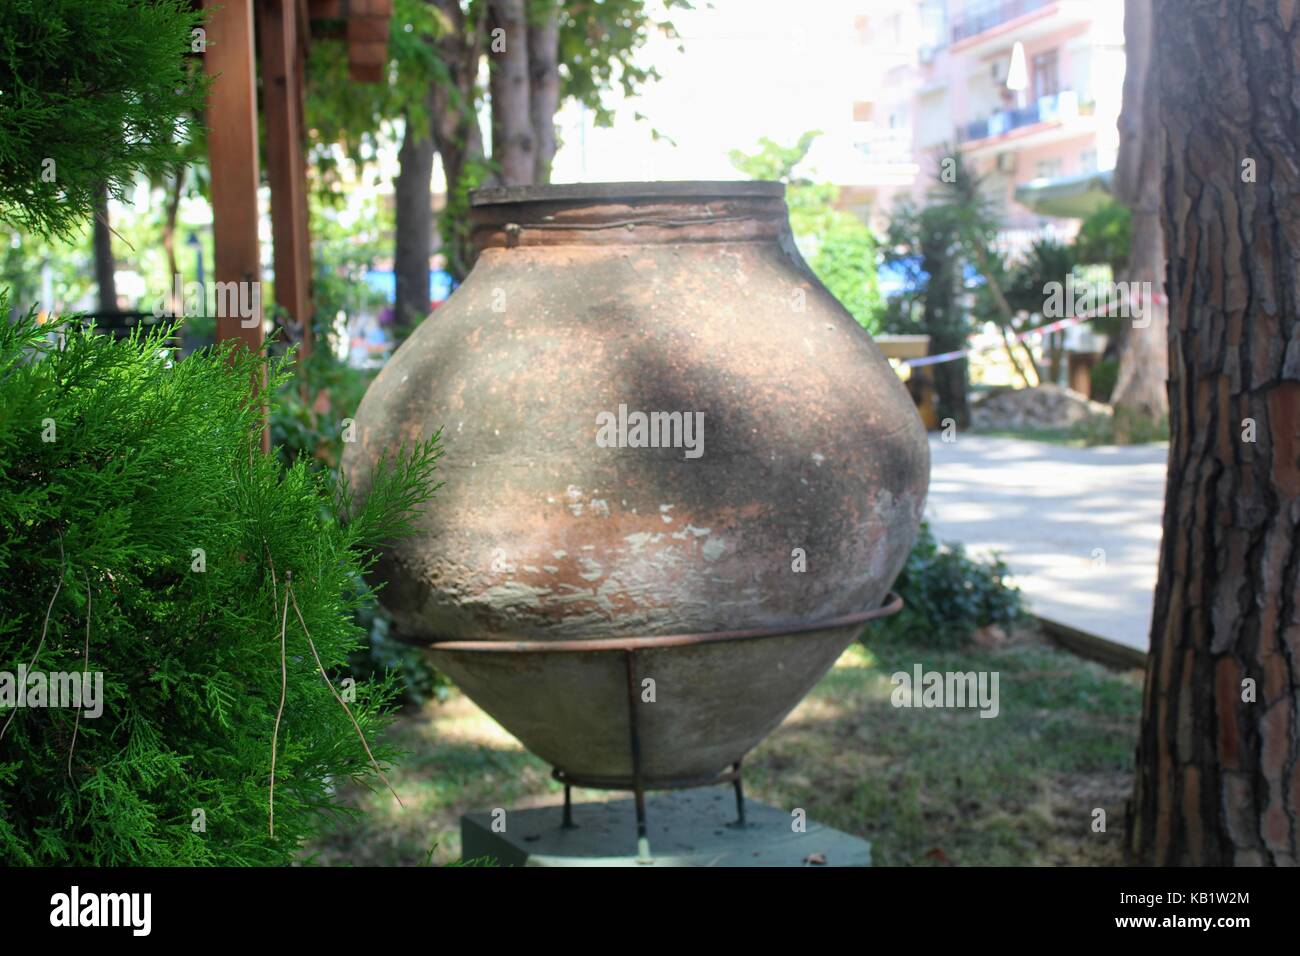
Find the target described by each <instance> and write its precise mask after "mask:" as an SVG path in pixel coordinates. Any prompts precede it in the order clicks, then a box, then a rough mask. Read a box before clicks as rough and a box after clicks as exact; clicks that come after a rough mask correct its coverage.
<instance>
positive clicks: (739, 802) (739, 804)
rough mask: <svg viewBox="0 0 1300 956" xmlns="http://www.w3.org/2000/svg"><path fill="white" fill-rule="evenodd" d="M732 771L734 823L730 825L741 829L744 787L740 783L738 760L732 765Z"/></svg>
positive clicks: (743, 810)
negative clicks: (734, 801) (734, 806)
mask: <svg viewBox="0 0 1300 956" xmlns="http://www.w3.org/2000/svg"><path fill="white" fill-rule="evenodd" d="M732 770H734V771H735V773H736V779H735V780H733V781H732V786H733V787H735V788H736V822H735V823H733V824H731V825H732V826H733V827H743V826H744V825H745V786H744V784H743V783H741V781H740V761H739V760H737V761H736V762H735V764H734V765H732Z"/></svg>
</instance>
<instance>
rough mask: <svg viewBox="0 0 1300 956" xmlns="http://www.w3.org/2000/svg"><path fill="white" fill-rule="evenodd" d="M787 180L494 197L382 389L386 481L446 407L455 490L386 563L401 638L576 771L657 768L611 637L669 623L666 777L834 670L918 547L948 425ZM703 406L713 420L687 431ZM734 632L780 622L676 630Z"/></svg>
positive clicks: (664, 644)
mask: <svg viewBox="0 0 1300 956" xmlns="http://www.w3.org/2000/svg"><path fill="white" fill-rule="evenodd" d="M783 195H784V187H782V186H781V185H780V184H777V183H760V182H751V183H723V182H717V183H631V184H628V183H620V184H600V185H571V186H549V187H523V188H508V189H493V190H484V191H480V192H479V193H476V194H475V195H474V197H473V200H472V206H473V212H472V222H473V228H474V236H475V240H476V242H477V245H478V246H479V248H480V249H481V254H480V256H479V258H478V262H477V264H476V265H475V267H474V269H473V271H472V272H471V273H470V275H469V276H468V277H467V279H466V280H465V282H464V284H463V285H462V286H461V287H460V288H459V289H457V291H456V292H455V294H453V295H452V297H451V298H450V299H449V300H448V301H447V302H446V303H445V304H443V306H442V307H441V308H439V309H438V310H437V312H436V313H434V314H433V315H432V316H431V317H430V318H429V319H428V320H426V321H425V322H424V323H423V324H421V325H420V326H419V327H418V328H417V329H416V330H415V332H414V333H413V334H412V336H411V337H410V338H409V339H408V340H407V342H406V343H405V344H404V345H403V346H402V347H401V348H399V349H398V350H397V352H396V354H395V355H394V356H393V358H392V359H391V360H390V361H389V363H388V364H387V366H386V367H385V368H384V369H383V371H382V372H381V373H380V375H379V376H378V378H376V380H375V382H374V383H373V384H372V385H371V387H370V390H369V391H368V392H367V394H366V397H365V400H364V401H363V402H362V404H361V408H360V410H359V412H358V413H357V425H358V438H359V440H358V441H357V442H356V443H355V444H353V445H350V446H349V447H348V450H347V453H346V454H345V456H344V461H343V466H344V469H345V471H346V472H347V473H348V474H349V476H350V477H351V480H352V481H353V482H354V486H355V487H356V489H357V492H358V494H359V495H364V494H365V492H366V490H367V481H366V479H367V475H368V472H369V470H370V468H371V467H372V466H373V464H374V463H375V461H376V460H377V459H378V458H379V457H380V456H381V455H382V454H383V453H385V452H387V451H390V450H393V449H395V448H396V447H397V446H399V445H400V444H402V443H403V442H413V441H416V440H420V439H423V438H426V437H428V436H429V435H431V434H432V433H433V432H435V431H436V430H438V429H439V428H441V429H442V430H443V441H444V447H445V450H446V454H445V457H444V459H443V462H442V478H443V480H444V481H445V487H444V488H443V489H442V491H441V492H440V493H439V495H438V497H437V499H436V500H435V501H434V502H433V503H432V504H431V505H430V506H429V507H428V508H427V510H426V511H425V512H424V514H423V516H422V517H421V518H420V520H419V525H418V527H419V533H418V534H417V535H415V536H414V537H409V538H405V539H403V540H401V541H400V542H398V543H396V544H395V545H393V546H392V547H391V548H390V549H389V550H388V551H386V552H385V553H384V555H383V557H382V558H381V560H380V562H379V564H378V565H377V569H376V576H377V577H378V578H379V579H381V580H382V581H384V582H385V587H384V590H383V591H382V594H381V599H382V601H383V603H384V605H385V606H386V607H387V609H388V610H389V611H390V612H391V614H392V616H393V620H394V624H395V627H396V629H397V632H398V634H399V635H400V636H402V637H403V638H404V639H406V640H408V641H414V642H417V643H421V644H425V645H430V653H431V654H432V655H433V657H434V661H435V663H436V665H437V666H438V667H439V668H440V669H442V670H443V671H444V672H445V673H447V674H448V675H450V676H451V677H452V679H453V680H455V681H456V682H457V683H458V684H459V685H460V686H461V687H462V689H464V690H465V691H466V693H468V694H469V695H470V696H471V697H472V698H473V699H474V700H475V701H477V702H478V703H479V704H480V705H481V706H482V707H483V708H484V709H485V710H487V711H488V713H490V714H491V715H492V716H494V717H495V718H496V719H497V720H498V721H500V723H501V724H502V725H503V726H504V727H505V728H506V729H507V730H510V731H511V732H512V733H514V734H516V736H518V737H519V738H520V739H521V740H522V741H523V743H524V744H525V745H526V746H528V747H529V748H530V749H531V750H533V751H534V752H536V753H537V754H539V755H540V756H542V757H543V758H545V759H547V760H549V761H550V762H551V763H552V764H554V765H555V766H557V767H559V768H562V769H563V770H564V771H565V772H566V773H569V774H571V775H572V776H574V777H581V778H584V779H588V780H601V781H606V782H610V783H618V782H620V781H623V782H627V781H630V780H631V777H632V771H633V768H632V763H631V757H630V755H629V752H628V751H629V747H628V740H629V730H630V727H629V723H630V718H629V711H628V708H629V698H628V693H627V685H626V682H627V679H628V671H627V668H626V662H625V660H624V655H621V654H619V653H611V652H610V650H609V649H608V648H609V647H610V645H609V644H608V641H609V639H614V638H633V637H636V638H649V639H653V638H656V637H658V638H661V642H660V643H656V641H654V640H647V641H638V642H635V643H636V647H637V653H636V662H635V671H636V673H635V675H634V677H635V679H636V680H637V682H638V687H637V692H638V694H640V693H641V690H642V684H641V682H642V681H644V679H645V678H652V679H653V680H654V681H655V685H654V698H655V702H654V703H653V704H648V703H647V704H644V705H642V706H640V708H639V718H638V719H639V727H638V733H639V735H640V738H641V750H642V754H641V759H642V766H641V771H642V774H641V776H642V780H643V782H645V783H647V784H648V785H654V784H655V783H656V782H659V783H664V782H669V781H679V780H683V779H696V778H704V777H707V776H709V775H711V774H714V773H716V772H718V771H719V770H721V769H723V768H725V767H726V766H727V765H728V764H731V763H734V762H736V761H738V760H739V759H740V757H741V756H743V754H744V753H745V752H746V751H747V750H748V749H749V748H750V747H752V746H753V745H754V744H755V743H757V742H758V740H760V739H761V738H762V736H763V735H764V734H766V733H767V732H768V731H770V730H771V729H772V728H773V727H775V726H776V724H777V723H779V722H780V720H781V718H782V717H784V716H785V714H786V713H788V712H789V710H790V709H791V708H793V707H794V706H795V704H797V703H798V701H799V699H800V698H801V697H802V696H803V695H804V694H805V693H806V692H807V691H808V689H809V688H810V687H811V686H812V685H813V684H814V683H815V682H816V681H817V679H818V678H819V677H820V676H821V675H822V674H823V673H825V671H826V669H827V668H828V667H830V665H831V664H832V663H833V662H834V660H835V658H836V657H837V656H838V654H839V653H840V652H841V651H842V650H843V649H844V647H845V646H846V645H847V643H848V642H849V641H851V640H852V639H853V638H854V636H855V635H856V633H857V632H858V631H859V630H860V627H861V625H860V623H853V622H850V623H845V622H844V621H843V620H840V619H842V618H845V616H847V615H853V614H856V613H858V612H863V611H868V610H870V609H873V608H877V607H878V606H879V605H880V604H881V602H882V601H883V599H884V598H885V595H886V593H887V591H888V589H889V586H890V584H891V583H892V582H893V580H894V578H895V576H896V575H897V573H898V571H899V569H900V568H901V567H902V564H903V562H904V560H905V559H906V556H907V553H908V550H909V549H910V547H911V545H912V542H913V539H914V536H915V533H916V530H917V527H918V524H919V522H920V519H921V514H922V509H923V506H924V500H925V491H926V486H927V484H928V480H929V451H928V447H927V444H926V439H925V433H924V430H923V428H922V425H921V421H920V419H919V417H918V416H917V413H916V411H915V409H914V408H913V406H912V403H911V401H910V400H909V398H908V395H907V392H906V390H905V389H904V388H903V386H902V384H901V383H900V382H899V380H898V378H897V376H895V374H894V373H893V371H892V370H891V369H890V367H889V365H888V363H887V362H886V361H885V360H884V359H883V358H882V357H881V355H880V353H879V352H878V350H877V349H876V347H875V346H874V344H873V343H872V341H871V338H870V336H868V335H867V333H866V332H864V331H863V329H862V328H861V327H860V326H859V325H858V323H857V322H856V321H855V320H854V319H853V318H852V316H850V315H849V314H848V313H847V312H846V311H845V310H844V309H843V308H842V307H841V306H840V305H839V303H838V302H836V301H835V299H834V298H833V297H832V296H831V295H830V294H829V293H828V292H827V291H826V290H825V288H823V286H822V285H821V284H820V283H819V282H818V281H817V280H816V279H815V278H814V277H813V276H812V274H811V273H810V272H809V271H808V269H807V267H806V266H805V265H804V263H803V261H802V259H800V257H799V255H798V253H797V252H796V251H795V249H794V245H793V242H792V240H791V236H790V232H789V225H788V218H787V212H786V207H785V203H784V200H783ZM638 412H639V413H652V412H656V413H682V414H681V417H680V418H679V419H677V420H676V421H674V420H671V419H668V422H669V425H668V426H667V427H666V428H665V431H664V432H663V437H664V438H665V440H666V443H668V444H671V443H672V440H673V439H674V438H675V439H677V447H633V446H634V445H636V443H637V439H638V438H639V437H647V438H648V436H643V435H639V434H638V432H637V430H636V423H637V418H636V416H635V415H634V414H633V413H638ZM699 415H702V416H703V419H702V425H703V428H702V436H703V441H702V445H701V444H699V443H697V441H696V439H698V437H699V433H698V432H697V431H692V432H691V433H687V432H686V431H684V429H679V430H677V431H676V432H673V431H672V426H673V425H674V424H680V425H682V426H684V425H685V424H686V422H687V421H688V420H689V421H690V423H691V424H693V425H698V424H699V421H700V420H699V418H698V416H699ZM687 416H689V419H688V417H687ZM624 421H626V422H627V425H626V427H624V425H623V422H624ZM656 423H657V424H662V422H661V421H658V420H657V422H656ZM656 434H658V431H657V430H656ZM611 445H612V446H613V447H611ZM810 628H811V629H810ZM723 631H751V632H753V631H757V632H759V633H757V634H749V635H748V636H747V637H746V639H737V640H726V641H721V640H709V641H704V642H700V641H698V640H695V639H686V640H669V641H662V638H663V637H664V636H668V635H683V634H697V635H698V634H713V633H715V632H723ZM475 641H478V642H489V643H485V644H467V643H465V642H475ZM602 641H603V642H606V643H602ZM447 642H454V643H447ZM491 642H495V643H491ZM521 642H531V643H521ZM545 642H552V643H551V644H550V645H548V646H552V647H553V648H554V653H547V652H545V649H542V651H541V652H538V650H539V648H540V647H541V646H542V643H545ZM574 642H595V643H591V644H589V645H584V644H582V643H574ZM587 646H589V647H590V648H591V649H590V650H585V649H584V648H585V647H587ZM615 650H617V645H616V646H615Z"/></svg>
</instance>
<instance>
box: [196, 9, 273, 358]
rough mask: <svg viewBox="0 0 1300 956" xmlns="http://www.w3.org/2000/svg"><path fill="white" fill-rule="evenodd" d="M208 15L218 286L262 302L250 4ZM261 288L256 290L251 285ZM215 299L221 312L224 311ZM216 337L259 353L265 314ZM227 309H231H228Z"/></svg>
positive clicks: (234, 323)
mask: <svg viewBox="0 0 1300 956" xmlns="http://www.w3.org/2000/svg"><path fill="white" fill-rule="evenodd" d="M203 6H204V9H205V10H207V11H208V25H207V31H208V38H209V43H208V46H207V50H206V51H205V53H204V55H203V67H204V70H205V71H206V72H207V73H208V75H209V76H211V77H213V81H212V93H211V96H210V97H209V98H208V116H207V129H208V166H209V167H210V169H211V175H212V187H211V188H212V235H213V241H214V246H215V260H216V261H215V264H214V268H213V280H214V281H216V282H235V283H249V284H250V285H249V286H239V289H240V292H241V294H240V299H241V300H243V301H249V302H252V301H257V302H259V303H260V294H261V262H260V261H259V258H258V246H257V173H258V164H257V96H256V81H255V78H254V64H253V2H252V0H203ZM252 283H257V285H256V286H255V287H253V286H252V285H251V284H252ZM253 288H256V289H257V290H258V294H257V296H256V297H254V296H253V295H252V289H253ZM222 301H223V300H222V297H221V296H218V306H220V305H222ZM221 311H223V310H221V309H220V308H219V309H218V315H217V338H218V339H219V340H221V339H239V340H240V341H242V342H243V343H244V344H245V345H247V346H248V347H249V348H250V349H254V350H260V349H261V348H262V315H261V310H260V309H259V310H258V314H257V316H256V321H253V318H254V317H252V316H250V317H248V318H247V319H244V318H242V317H241V316H239V315H238V314H236V315H221V314H220V312H221ZM225 311H229V310H225Z"/></svg>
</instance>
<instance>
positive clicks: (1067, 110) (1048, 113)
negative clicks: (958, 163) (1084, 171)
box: [957, 90, 1096, 155]
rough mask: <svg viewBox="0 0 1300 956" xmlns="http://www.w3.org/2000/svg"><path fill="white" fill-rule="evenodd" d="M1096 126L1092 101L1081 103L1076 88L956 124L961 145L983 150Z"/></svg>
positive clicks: (1042, 141)
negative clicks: (959, 124) (972, 120)
mask: <svg viewBox="0 0 1300 956" xmlns="http://www.w3.org/2000/svg"><path fill="white" fill-rule="evenodd" d="M1095 127H1096V123H1095V118H1094V116H1093V106H1092V104H1080V103H1079V96H1078V93H1076V92H1075V91H1074V90H1062V91H1061V92H1060V93H1057V94H1055V95H1053V96H1044V97H1040V98H1039V99H1038V100H1037V101H1035V102H1033V103H1030V104H1029V105H1028V106H1023V107H1018V108H1015V109H1005V110H998V111H996V112H995V113H993V114H992V115H990V116H987V117H985V118H983V119H978V120H975V121H974V122H970V123H965V124H963V125H961V126H958V127H957V142H958V143H960V144H961V147H962V149H964V150H966V151H968V152H970V153H973V154H976V155H978V154H980V153H982V152H984V151H986V150H992V149H997V150H1003V149H1007V148H1009V147H1010V146H1011V145H1012V144H1015V146H1017V147H1019V146H1041V145H1045V144H1046V143H1050V142H1055V141H1057V140H1063V139H1070V138H1071V137H1074V136H1081V135H1084V134H1086V133H1088V132H1090V131H1092V130H1094V129H1095Z"/></svg>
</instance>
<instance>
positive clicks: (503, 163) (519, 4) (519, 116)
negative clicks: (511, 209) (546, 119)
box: [488, 0, 537, 186]
mask: <svg viewBox="0 0 1300 956" xmlns="http://www.w3.org/2000/svg"><path fill="white" fill-rule="evenodd" d="M489 9H490V10H491V15H492V20H491V27H492V32H491V40H490V45H489V47H488V51H489V55H488V66H489V69H490V72H489V80H490V83H491V94H492V160H493V162H495V163H496V165H497V168H498V170H499V171H500V174H501V181H502V183H503V184H504V185H507V186H521V185H528V184H530V183H532V182H533V177H534V173H535V164H536V156H537V150H536V148H535V143H534V142H533V121H532V114H531V112H530V110H531V107H530V96H529V85H528V20H527V18H526V16H525V9H524V0H491V3H490V7H489Z"/></svg>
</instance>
